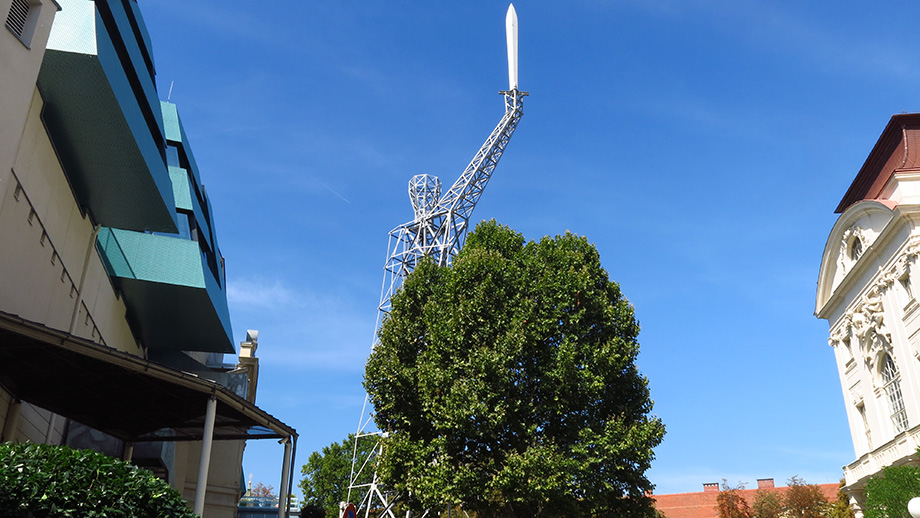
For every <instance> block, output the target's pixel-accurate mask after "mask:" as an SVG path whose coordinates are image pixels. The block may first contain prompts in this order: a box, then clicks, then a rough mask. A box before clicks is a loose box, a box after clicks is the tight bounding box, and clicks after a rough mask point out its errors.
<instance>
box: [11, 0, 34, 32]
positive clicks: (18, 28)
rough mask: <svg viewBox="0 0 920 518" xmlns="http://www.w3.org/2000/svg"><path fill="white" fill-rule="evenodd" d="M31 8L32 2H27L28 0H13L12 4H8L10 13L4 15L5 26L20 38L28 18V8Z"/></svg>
mask: <svg viewBox="0 0 920 518" xmlns="http://www.w3.org/2000/svg"><path fill="white" fill-rule="evenodd" d="M31 9H32V4H30V3H29V0H13V5H12V6H10V14H8V15H7V17H6V26H7V27H8V28H9V29H10V30H11V31H13V33H14V34H15V35H16V36H18V37H20V38H21V37H22V35H23V33H24V32H25V30H26V20H28V19H29V10H31Z"/></svg>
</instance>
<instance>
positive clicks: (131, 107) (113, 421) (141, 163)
mask: <svg viewBox="0 0 920 518" xmlns="http://www.w3.org/2000/svg"><path fill="white" fill-rule="evenodd" d="M0 17H3V19H4V22H5V23H4V25H5V27H4V28H3V29H0V92H2V93H3V95H2V97H0V240H2V242H3V246H2V247H0V440H3V441H14V442H25V441H29V442H36V443H47V444H67V445H71V446H74V447H81V448H92V449H95V450H97V451H102V452H103V453H106V454H109V455H112V456H117V457H122V458H124V459H126V460H129V461H131V462H133V463H135V464H137V465H140V466H144V467H146V468H148V469H151V470H152V471H154V472H155V473H157V474H158V475H159V476H161V477H162V478H164V479H165V480H167V481H168V482H169V483H170V484H171V485H172V486H173V487H174V488H175V489H177V490H178V491H179V492H180V493H182V494H183V495H184V496H185V498H186V499H188V500H189V502H190V503H193V504H194V506H195V510H196V512H198V513H199V514H203V515H204V516H208V517H228V518H229V517H232V516H236V508H237V500H238V499H239V497H240V495H241V492H242V491H243V490H244V488H243V487H242V466H241V462H242V453H243V448H244V441H245V440H247V439H280V440H281V442H282V443H283V444H284V454H283V459H282V456H281V455H279V461H281V463H282V464H283V465H284V466H283V467H282V468H281V471H282V472H283V473H284V477H283V478H282V481H283V483H282V485H283V486H285V487H283V488H281V492H282V496H283V495H284V494H285V491H286V489H287V486H289V480H290V471H291V462H292V459H291V457H292V451H293V448H292V443H293V441H294V440H295V439H296V432H295V431H294V430H293V429H292V428H290V427H288V426H287V425H285V424H284V423H283V422H281V421H279V420H278V419H276V418H274V417H272V416H271V415H269V414H267V413H266V412H265V411H264V410H262V409H260V408H259V407H258V406H256V405H255V395H256V384H257V381H258V360H257V358H256V357H255V351H256V347H257V345H258V335H257V333H256V332H250V333H249V334H248V335H247V337H246V339H245V340H244V341H243V342H242V344H241V346H240V351H239V359H238V360H236V361H232V362H230V363H224V358H225V355H233V356H236V354H237V349H236V347H235V345H234V340H233V336H232V329H231V326H230V313H229V309H228V305H227V285H226V275H225V271H224V258H223V256H222V255H221V253H220V248H219V246H218V240H217V233H216V230H215V221H214V220H215V216H214V210H213V208H212V206H211V202H210V201H209V198H208V195H207V191H206V190H205V188H204V184H203V183H202V179H201V173H200V171H199V168H198V165H197V163H196V161H195V158H194V155H193V153H192V149H191V147H190V145H189V139H188V136H187V134H186V132H185V129H184V127H183V124H182V121H181V119H180V117H179V111H178V108H177V107H176V105H174V104H171V103H168V102H161V101H160V100H159V96H158V94H157V90H156V84H155V80H154V78H155V62H154V59H153V46H152V44H151V39H150V36H149V34H148V33H147V29H146V26H145V24H144V20H143V16H142V15H141V10H140V7H139V6H138V3H137V1H136V0H95V1H93V0H0ZM285 482H287V483H285Z"/></svg>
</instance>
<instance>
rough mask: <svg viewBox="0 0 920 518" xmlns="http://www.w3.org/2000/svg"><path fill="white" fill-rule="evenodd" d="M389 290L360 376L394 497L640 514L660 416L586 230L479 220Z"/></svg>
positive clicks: (620, 305)
mask: <svg viewBox="0 0 920 518" xmlns="http://www.w3.org/2000/svg"><path fill="white" fill-rule="evenodd" d="M391 302H392V310H391V311H390V313H389V315H388V317H387V318H386V319H385V320H384V322H383V325H382V326H381V329H380V332H379V339H380V343H379V344H378V345H377V346H376V347H375V349H374V351H373V352H372V354H371V356H370V358H369V360H368V364H367V371H366V374H365V387H366V388H367V391H368V394H369V395H370V398H371V400H372V402H373V404H374V407H375V410H376V414H375V418H376V421H377V425H378V426H379V427H380V428H381V429H382V430H386V431H388V432H390V436H389V438H388V439H387V440H386V443H385V448H384V453H383V456H382V458H381V459H380V460H379V463H378V470H379V473H380V474H381V476H382V477H383V479H384V481H385V482H387V483H388V484H389V486H390V487H392V488H394V489H396V490H398V491H400V492H402V493H403V494H404V495H408V496H409V497H410V500H409V504H408V505H410V506H411V507H414V508H417V509H421V508H430V507H437V506H440V505H444V504H452V505H462V506H463V508H464V509H466V510H470V511H475V512H477V513H478V514H479V515H480V516H496V515H498V514H501V515H504V516H528V517H539V516H559V517H561V516H594V515H600V514H605V513H612V514H613V515H615V516H654V510H653V508H652V505H651V499H650V498H649V497H648V492H650V490H651V489H652V488H653V486H652V484H651V483H650V482H649V480H648V479H647V478H646V476H645V472H646V470H647V469H648V468H649V465H650V463H651V461H652V459H653V457H654V455H653V452H652V449H653V448H654V447H655V446H657V445H658V444H659V443H660V442H661V439H662V437H663V436H664V426H663V425H662V423H661V421H660V419H658V418H657V417H655V416H652V415H650V412H651V410H652V401H651V399H650V398H649V391H648V387H647V380H646V378H645V377H644V376H642V375H641V374H640V373H639V371H638V369H637V368H636V365H635V361H636V356H637V354H638V353H639V342H638V341H637V335H638V333H639V325H638V323H637V321H636V318H635V316H634V313H633V307H632V305H631V304H630V303H629V302H628V301H627V300H626V299H625V298H624V297H623V295H622V294H621V292H620V288H619V286H618V285H617V284H616V283H615V282H612V281H611V280H610V279H609V278H608V275H607V272H606V271H605V270H604V269H603V268H602V267H601V262H600V256H599V254H598V252H597V250H596V249H595V247H594V246H593V245H592V244H591V243H589V242H588V240H587V239H585V238H584V237H578V236H575V235H573V234H571V233H566V234H564V235H561V236H557V237H555V238H550V237H545V238H543V239H541V240H540V241H539V242H533V241H531V242H525V239H524V238H523V236H522V235H521V234H519V233H517V232H514V231H513V230H511V229H509V228H507V227H504V226H501V225H499V224H497V223H495V222H494V221H491V222H487V223H481V224H480V225H479V226H478V227H477V228H476V230H475V232H473V233H471V234H470V235H469V236H468V239H467V242H466V245H465V246H464V248H463V249H462V250H461V251H460V253H459V254H458V255H457V256H456V257H455V258H454V260H453V264H452V265H451V266H450V267H439V266H437V265H435V264H434V263H433V262H431V261H427V260H425V261H421V262H420V264H419V265H418V266H417V267H416V269H415V271H414V272H413V273H411V274H410V275H409V276H408V277H407V278H406V280H405V283H404V284H403V286H402V288H401V289H400V290H399V292H398V293H397V294H396V295H394V296H393V297H392V300H391Z"/></svg>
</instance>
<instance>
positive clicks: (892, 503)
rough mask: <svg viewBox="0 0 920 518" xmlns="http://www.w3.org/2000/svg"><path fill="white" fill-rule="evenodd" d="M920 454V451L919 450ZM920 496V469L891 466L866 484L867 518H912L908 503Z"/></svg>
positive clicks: (865, 514)
mask: <svg viewBox="0 0 920 518" xmlns="http://www.w3.org/2000/svg"><path fill="white" fill-rule="evenodd" d="M918 454H920V450H918ZM915 496H920V468H918V467H917V466H889V467H887V468H885V469H883V470H882V471H881V472H880V473H878V474H877V475H875V476H873V477H872V478H870V479H869V480H868V481H867V482H866V504H865V506H864V508H863V516H865V518H910V514H908V512H907V502H909V501H910V499H911V498H914V497H915Z"/></svg>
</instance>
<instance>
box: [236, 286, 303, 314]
mask: <svg viewBox="0 0 920 518" xmlns="http://www.w3.org/2000/svg"><path fill="white" fill-rule="evenodd" d="M227 301H228V302H229V303H231V304H233V305H238V306H244V307H257V308H267V309H276V308H280V307H283V306H290V305H291V304H294V305H299V304H300V302H299V301H297V299H296V297H295V295H294V293H293V292H292V291H291V290H289V289H288V288H287V287H286V286H284V285H283V284H282V283H281V281H279V280H273V281H266V280H258V279H244V280H233V281H230V282H228V283H227Z"/></svg>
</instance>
